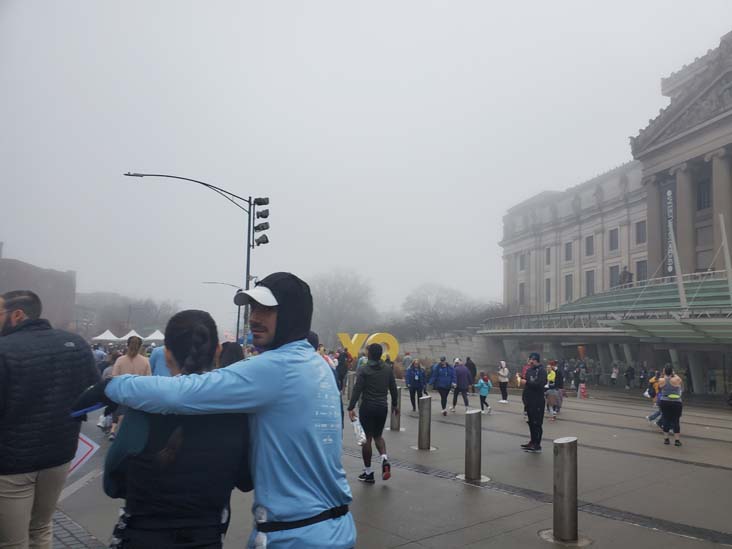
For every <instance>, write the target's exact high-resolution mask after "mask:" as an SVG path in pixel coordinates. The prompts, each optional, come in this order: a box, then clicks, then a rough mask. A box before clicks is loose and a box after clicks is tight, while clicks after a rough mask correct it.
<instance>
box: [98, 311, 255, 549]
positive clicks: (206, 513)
mask: <svg viewBox="0 0 732 549" xmlns="http://www.w3.org/2000/svg"><path fill="white" fill-rule="evenodd" d="M220 352H221V346H220V345H219V340H218V332H217V329H216V324H215V323H214V321H213V319H212V318H211V316H210V315H209V314H208V313H207V312H205V311H195V310H189V311H181V312H180V313H177V314H176V315H174V316H173V317H172V318H171V319H170V321H169V322H168V325H167V327H166V329H165V359H166V362H167V365H168V368H169V369H170V373H171V375H172V376H178V375H195V374H202V373H204V372H208V371H210V370H212V369H213V368H214V365H215V364H216V361H217V359H218V355H219V353H220ZM248 444H249V426H248V421H247V416H246V415H245V414H216V415H199V416H178V415H160V414H148V413H145V412H140V411H136V410H129V411H128V412H127V419H126V420H125V423H124V425H123V426H122V427H121V429H120V431H119V434H118V436H117V439H116V440H115V442H114V444H112V446H111V448H110V449H109V452H108V453H107V459H106V462H105V468H104V491H105V492H106V493H107V495H109V496H110V497H113V498H125V499H126V502H125V506H124V508H123V509H122V511H121V513H120V519H119V522H118V524H117V526H116V527H115V530H114V533H113V537H112V543H111V545H110V547H113V548H119V549H138V548H150V547H160V548H161V549H162V548H177V547H180V548H183V547H185V548H193V547H196V548H205V549H216V548H221V547H222V540H223V536H224V534H225V533H226V529H227V527H228V520H229V498H230V496H231V491H232V490H233V489H234V487H238V488H240V489H241V490H245V491H247V490H251V489H252V482H251V478H250V475H249V462H248Z"/></svg>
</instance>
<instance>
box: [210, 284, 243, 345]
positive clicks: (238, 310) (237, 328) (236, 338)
mask: <svg viewBox="0 0 732 549" xmlns="http://www.w3.org/2000/svg"><path fill="white" fill-rule="evenodd" d="M201 284H217V285H219V286H229V287H230V288H236V294H234V303H236V337H235V338H234V339H235V340H236V341H237V343H238V342H239V323H240V322H241V305H239V304H238V303H237V302H236V296H238V295H239V294H240V293H241V288H240V287H239V286H237V285H236V284H229V283H228V282H212V281H204V282H201Z"/></svg>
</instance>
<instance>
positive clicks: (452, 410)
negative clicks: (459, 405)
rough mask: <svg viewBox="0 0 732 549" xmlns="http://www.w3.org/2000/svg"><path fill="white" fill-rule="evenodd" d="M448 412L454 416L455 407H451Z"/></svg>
mask: <svg viewBox="0 0 732 549" xmlns="http://www.w3.org/2000/svg"><path fill="white" fill-rule="evenodd" d="M450 411H451V412H452V413H453V414H454V413H455V406H453V407H452V408H450ZM445 415H447V414H445Z"/></svg>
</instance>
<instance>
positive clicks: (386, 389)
mask: <svg viewBox="0 0 732 549" xmlns="http://www.w3.org/2000/svg"><path fill="white" fill-rule="evenodd" d="M383 352H384V350H383V348H382V347H381V345H379V344H378V343H373V344H371V345H369V346H368V362H367V363H366V365H365V366H363V367H362V368H361V370H360V371H359V373H358V378H357V379H356V385H355V387H354V388H353V393H352V395H351V402H350V403H349V404H348V417H350V418H351V421H354V420H355V419H356V412H355V410H354V408H356V403H357V402H358V399H359V398H362V402H361V407H360V408H359V409H358V416H359V419H360V420H361V426H362V427H363V430H364V433H366V442H365V443H364V445H363V446H361V453H362V455H363V464H364V469H363V473H362V474H360V475H359V476H358V480H360V481H362V482H365V483H367V484H373V483H374V482H375V481H374V472H373V471H372V470H371V442H372V441H373V442H374V443H375V444H376V449H377V450H378V451H379V454H380V455H381V478H382V480H388V479H389V478H390V477H391V466H390V465H389V459H388V457H387V455H386V442H384V439H383V438H382V436H381V434H382V433H383V431H384V423H386V416H387V414H388V413H389V406H388V404H387V399H386V394H387V393H391V404H392V407H393V408H394V412H395V413H397V414H398V413H399V402H397V387H396V380H395V379H394V370H393V369H392V367H391V366H389V365H387V364H385V363H384V362H383V361H382V360H381V355H382V353H383Z"/></svg>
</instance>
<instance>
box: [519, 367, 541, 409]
mask: <svg viewBox="0 0 732 549" xmlns="http://www.w3.org/2000/svg"><path fill="white" fill-rule="evenodd" d="M545 385H546V368H544V365H543V364H537V365H536V366H532V367H531V368H529V369H528V370H526V385H524V393H523V396H524V400H527V401H528V400H544V386H545Z"/></svg>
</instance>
